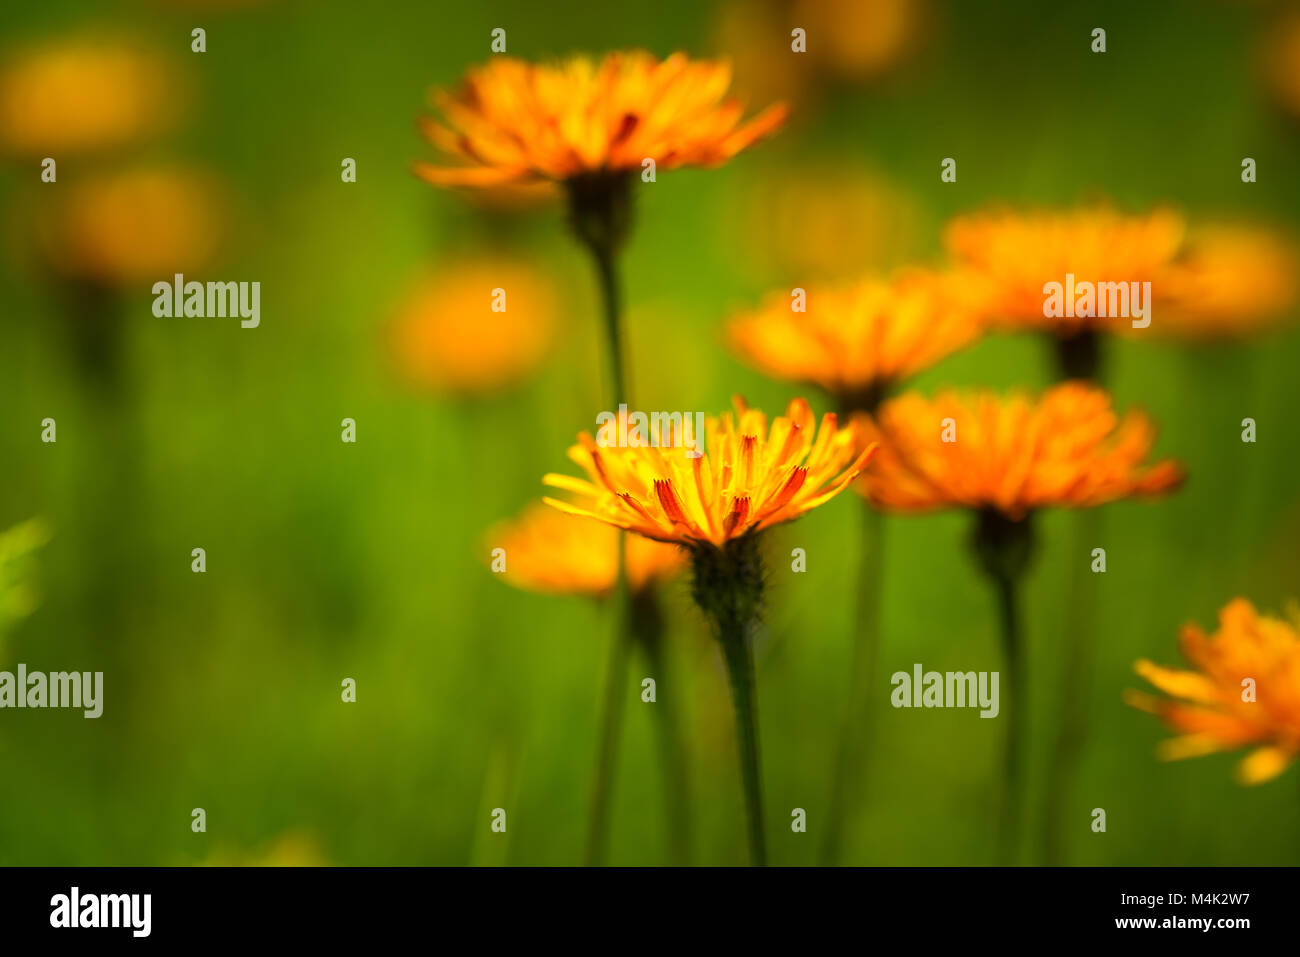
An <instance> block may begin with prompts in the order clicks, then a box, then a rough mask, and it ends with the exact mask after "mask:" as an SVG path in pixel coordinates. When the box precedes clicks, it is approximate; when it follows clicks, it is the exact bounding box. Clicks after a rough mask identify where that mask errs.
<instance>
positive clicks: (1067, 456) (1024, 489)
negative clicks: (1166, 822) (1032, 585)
mask: <svg viewBox="0 0 1300 957" xmlns="http://www.w3.org/2000/svg"><path fill="white" fill-rule="evenodd" d="M863 418H864V419H865V418H866V417H863ZM862 431H863V433H864V436H865V437H866V439H868V440H875V441H877V442H879V443H880V450H879V453H878V455H877V456H876V459H875V461H874V462H873V464H872V468H871V470H870V471H869V472H867V473H866V474H865V475H864V476H863V478H862V480H861V481H860V482H859V484H858V486H857V491H859V492H860V493H862V494H864V495H866V496H867V497H868V499H869V500H870V501H871V502H872V503H873V504H875V505H877V506H878V507H880V508H882V509H885V510H886V511H898V512H918V511H927V510H931V509H938V508H951V507H959V508H966V509H969V510H970V511H971V512H972V513H973V515H974V518H975V522H974V528H973V530H972V535H971V546H972V550H973V553H974V557H975V559H976V562H977V564H978V566H979V568H980V570H981V571H982V572H983V573H984V575H985V576H986V578H987V580H988V581H989V583H990V585H991V586H992V587H993V590H994V593H995V596H996V599H997V607H998V612H999V616H1000V632H1001V636H1002V645H1003V658H1004V667H1005V669H1006V670H1005V673H1004V676H1003V679H1002V680H1003V687H1004V692H1003V701H1004V704H1003V707H1002V710H1003V712H1004V713H1005V714H1006V715H1007V718H1008V720H1007V743H1006V748H1005V773H1004V780H1005V784H1004V791H1003V806H1002V818H1001V825H1000V828H1001V840H1000V854H1001V861H1002V863H1004V864H1010V863H1014V862H1015V859H1016V850H1017V843H1016V835H1017V828H1018V823H1019V811H1018V802H1019V796H1020V791H1021V789H1022V782H1021V775H1022V770H1021V769H1022V767H1023V761H1022V755H1023V748H1024V745H1025V735H1026V732H1025V726H1026V721H1027V714H1028V713H1027V710H1026V708H1025V705H1024V703H1023V700H1022V697H1021V696H1022V692H1023V688H1024V683H1023V681H1024V672H1025V663H1024V660H1023V658H1024V642H1023V638H1022V634H1021V625H1020V610H1019V590H1020V583H1021V581H1022V580H1023V578H1024V574H1025V571H1026V570H1027V569H1028V567H1029V564H1030V561H1031V558H1032V555H1033V547H1034V541H1033V534H1032V525H1031V521H1030V519H1031V516H1032V514H1033V512H1034V511H1036V510H1038V509H1042V508H1048V507H1074V508H1081V507H1088V506H1095V505H1102V504H1105V503H1107V502H1112V501H1116V500H1119V499H1124V498H1128V497H1131V496H1137V495H1157V494H1160V493H1162V492H1166V491H1168V490H1170V489H1172V488H1173V487H1174V486H1176V485H1177V484H1178V483H1179V481H1180V480H1181V478H1182V469H1181V468H1180V467H1179V466H1178V465H1177V464H1175V463H1174V462H1172V461H1163V462H1158V463H1155V464H1147V461H1146V460H1147V456H1148V455H1149V453H1150V451H1151V445H1152V442H1153V441H1154V436H1155V432H1154V429H1153V427H1152V425H1151V422H1150V421H1149V420H1148V419H1147V418H1146V416H1144V415H1142V414H1141V413H1137V412H1130V413H1128V414H1127V415H1126V416H1124V417H1123V418H1121V417H1120V416H1118V415H1117V414H1116V413H1115V411H1114V409H1113V408H1112V404H1111V398H1110V395H1109V394H1108V393H1106V392H1105V391H1104V390H1102V389H1099V388H1097V387H1095V386H1091V385H1088V384H1087V383H1083V382H1067V383H1064V384H1062V385H1058V386H1056V387H1054V388H1052V389H1049V390H1048V391H1047V392H1046V393H1045V394H1044V395H1043V396H1042V397H1041V398H1038V399H1034V398H1031V397H1029V396H1025V395H1012V396H1010V397H1006V398H1003V397H1001V396H998V395H995V394H993V393H988V392H979V393H973V394H962V393H956V392H943V393H940V394H939V395H938V396H936V397H935V398H933V399H927V398H924V397H922V396H919V395H914V394H909V395H905V396H902V397H901V398H898V399H894V400H892V401H889V402H886V403H884V405H882V406H881V407H880V410H879V413H878V414H877V416H876V417H875V420H874V421H870V420H867V421H864V422H863V423H862Z"/></svg>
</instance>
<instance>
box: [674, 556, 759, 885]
mask: <svg viewBox="0 0 1300 957" xmlns="http://www.w3.org/2000/svg"><path fill="white" fill-rule="evenodd" d="M692 569H693V571H694V573H695V574H694V581H693V582H692V585H691V593H692V595H693V596H694V597H695V603H696V604H697V605H699V606H700V609H701V610H702V611H703V612H704V613H705V615H707V616H708V618H709V621H710V623H711V624H712V625H713V632H714V635H715V637H716V638H717V639H718V643H719V644H720V645H721V646H722V659H723V661H724V662H725V664H726V666H727V677H728V678H729V679H730V682H731V703H732V706H733V707H734V708H735V712H736V738H737V749H738V751H739V756H740V780H741V785H742V787H743V789H744V792H745V818H746V823H747V825H748V832H749V855H750V863H752V864H754V865H755V866H758V867H763V866H765V865H766V864H767V846H766V842H765V841H764V839H763V779H762V775H761V770H760V764H759V749H758V704H757V700H756V698H755V692H754V658H753V654H754V652H753V647H752V640H753V634H754V627H755V625H756V624H757V622H758V618H759V613H760V611H761V609H762V605H763V562H762V558H761V556H760V554H759V550H758V537H757V536H755V535H742V536H741V537H740V538H733V539H731V540H730V541H728V542H727V543H726V544H725V545H724V546H722V547H720V548H719V547H717V546H713V545H701V546H699V547H698V548H696V549H695V550H694V552H693V561H692Z"/></svg>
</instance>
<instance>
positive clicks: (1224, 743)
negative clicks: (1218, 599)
mask: <svg viewBox="0 0 1300 957" xmlns="http://www.w3.org/2000/svg"><path fill="white" fill-rule="evenodd" d="M1179 644H1180V646H1181V648H1182V652H1183V656H1184V657H1185V658H1186V659H1187V660H1188V661H1189V662H1191V664H1192V666H1193V670H1190V671H1182V670H1178V669H1174V668H1162V667H1161V666H1159V665H1156V664H1153V663H1152V662H1150V661H1145V660H1142V661H1138V662H1137V665H1136V670H1137V673H1138V674H1139V675H1141V676H1142V677H1143V678H1145V679H1146V680H1147V681H1149V682H1151V684H1152V685H1154V686H1155V687H1156V688H1158V689H1159V690H1160V691H1163V692H1164V693H1165V694H1167V695H1169V696H1170V697H1169V698H1156V697H1153V696H1151V695H1146V694H1141V693H1139V692H1136V691H1130V692H1129V693H1128V695H1127V696H1126V698H1127V700H1128V702H1129V704H1131V705H1133V706H1135V707H1138V708H1141V709H1143V710H1144V711H1149V712H1151V713H1152V714H1155V715H1158V716H1159V717H1160V718H1161V719H1162V720H1163V721H1164V722H1165V723H1166V724H1167V725H1169V727H1170V728H1172V729H1173V730H1174V731H1177V732H1179V735H1180V736H1179V737H1177V738H1173V739H1171V740H1169V741H1165V742H1163V743H1162V745H1161V747H1160V751H1159V754H1160V756H1161V757H1163V758H1165V759H1169V760H1172V759H1176V758H1187V757H1197V756H1200V755H1203V754H1211V753H1213V752H1216V751H1228V750H1233V749H1237V748H1245V747H1251V748H1254V750H1253V751H1251V753H1250V754H1248V755H1247V756H1246V757H1245V758H1244V759H1243V760H1242V761H1241V762H1240V764H1238V766H1237V777H1238V780H1240V781H1241V782H1242V783H1243V784H1259V783H1261V782H1264V781H1268V780H1270V779H1271V778H1274V777H1276V776H1277V775H1279V774H1281V773H1282V772H1283V771H1284V770H1285V769H1286V767H1287V766H1288V765H1289V764H1290V763H1291V762H1292V761H1293V760H1295V758H1296V756H1297V754H1300V633H1298V632H1297V629H1296V626H1295V625H1294V624H1291V623H1289V622H1286V621H1282V620H1279V619H1276V618H1268V617H1266V616H1264V615H1260V614H1258V613H1257V612H1256V611H1255V608H1254V607H1253V606H1252V605H1251V603H1250V602H1249V601H1247V600H1246V599H1244V598H1237V599H1234V600H1233V601H1231V602H1229V603H1228V604H1227V605H1226V606H1224V608H1223V609H1222V610H1221V611H1220V612H1219V630H1218V631H1217V632H1215V633H1214V634H1212V635H1206V634H1205V632H1203V631H1202V630H1201V629H1200V627H1198V626H1197V625H1194V624H1189V625H1185V626H1183V630H1182V633H1181V635H1180V636H1179Z"/></svg>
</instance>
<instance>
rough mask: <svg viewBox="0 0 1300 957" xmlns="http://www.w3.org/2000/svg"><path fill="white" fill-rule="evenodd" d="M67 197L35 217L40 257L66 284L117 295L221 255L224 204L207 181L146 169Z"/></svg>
mask: <svg viewBox="0 0 1300 957" xmlns="http://www.w3.org/2000/svg"><path fill="white" fill-rule="evenodd" d="M66 190H67V192H66V195H65V196H64V198H63V199H62V200H60V201H57V202H53V203H51V204H50V205H49V206H48V207H46V208H45V209H43V210H42V212H41V213H40V215H38V217H37V247H38V250H39V252H40V253H41V255H42V256H43V258H44V259H45V261H46V263H47V264H48V265H49V266H50V268H52V269H53V271H54V272H55V273H57V274H59V275H60V276H62V277H64V278H67V279H74V280H78V281H82V282H86V283H89V284H92V285H95V286H100V287H106V288H117V287H120V286H124V285H129V284H131V283H138V282H144V281H149V280H156V279H160V278H165V277H168V276H171V275H172V274H173V273H176V272H190V271H192V270H195V269H198V268H200V267H202V266H204V265H206V264H207V263H208V262H209V261H210V260H211V259H212V257H213V255H214V253H215V252H216V249H217V245H218V240H219V236H220V232H221V228H222V226H223V225H224V215H223V213H222V212H221V209H222V205H223V203H224V202H225V197H224V196H223V194H222V192H221V190H220V188H219V187H218V185H217V184H216V183H215V182H214V181H213V179H212V178H211V177H209V176H207V175H205V174H203V173H200V172H196V171H194V170H190V169H187V168H183V167H169V166H159V167H152V166H150V167H141V168H133V169H129V170H127V171H124V172H114V173H109V174H104V175H99V176H95V177H89V178H86V179H83V180H79V181H78V182H76V183H73V184H70V185H69V186H67V187H66ZM61 194H62V191H61Z"/></svg>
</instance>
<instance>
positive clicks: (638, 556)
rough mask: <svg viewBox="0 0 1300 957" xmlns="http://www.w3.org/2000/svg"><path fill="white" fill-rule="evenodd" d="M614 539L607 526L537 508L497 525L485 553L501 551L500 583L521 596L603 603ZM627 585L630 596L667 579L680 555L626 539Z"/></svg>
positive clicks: (613, 577)
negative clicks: (564, 597) (585, 598)
mask: <svg viewBox="0 0 1300 957" xmlns="http://www.w3.org/2000/svg"><path fill="white" fill-rule="evenodd" d="M618 540H619V533H618V532H617V531H616V530H615V529H613V528H610V527H609V526H607V525H599V524H597V523H595V522H582V521H577V520H575V519H574V518H573V517H572V516H571V515H564V514H562V513H560V512H557V511H556V510H555V509H553V508H550V507H549V506H547V505H544V504H542V503H540V502H539V503H535V504H533V505H531V506H529V507H528V508H527V509H525V510H524V511H523V513H522V514H520V515H519V517H518V518H516V519H514V520H512V521H509V522H502V523H501V524H499V525H497V526H496V527H495V528H493V529H492V530H491V531H489V532H488V535H487V543H488V546H489V547H490V548H494V549H495V548H504V549H505V558H506V567H505V571H504V572H503V573H502V577H504V578H505V580H506V581H507V582H509V583H510V584H512V585H514V586H516V587H517V588H522V589H524V590H525V591H536V592H543V593H546V594H553V595H587V596H591V597H594V598H603V597H605V596H607V595H609V594H610V593H612V592H613V590H614V586H615V584H616V583H617V580H618ZM626 548H627V555H626V561H627V580H628V584H629V586H630V587H631V588H632V590H633V591H640V590H641V589H643V588H646V587H648V586H650V585H652V584H654V583H655V582H658V581H664V580H666V579H668V578H671V577H672V576H673V575H675V574H677V572H678V571H680V570H681V568H682V565H683V564H684V561H685V554H684V553H683V552H682V550H681V549H679V548H677V547H676V546H673V545H665V544H663V543H662V542H654V541H651V540H650V539H647V538H640V537H638V536H635V535H633V536H629V537H628V539H627V543H626Z"/></svg>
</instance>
